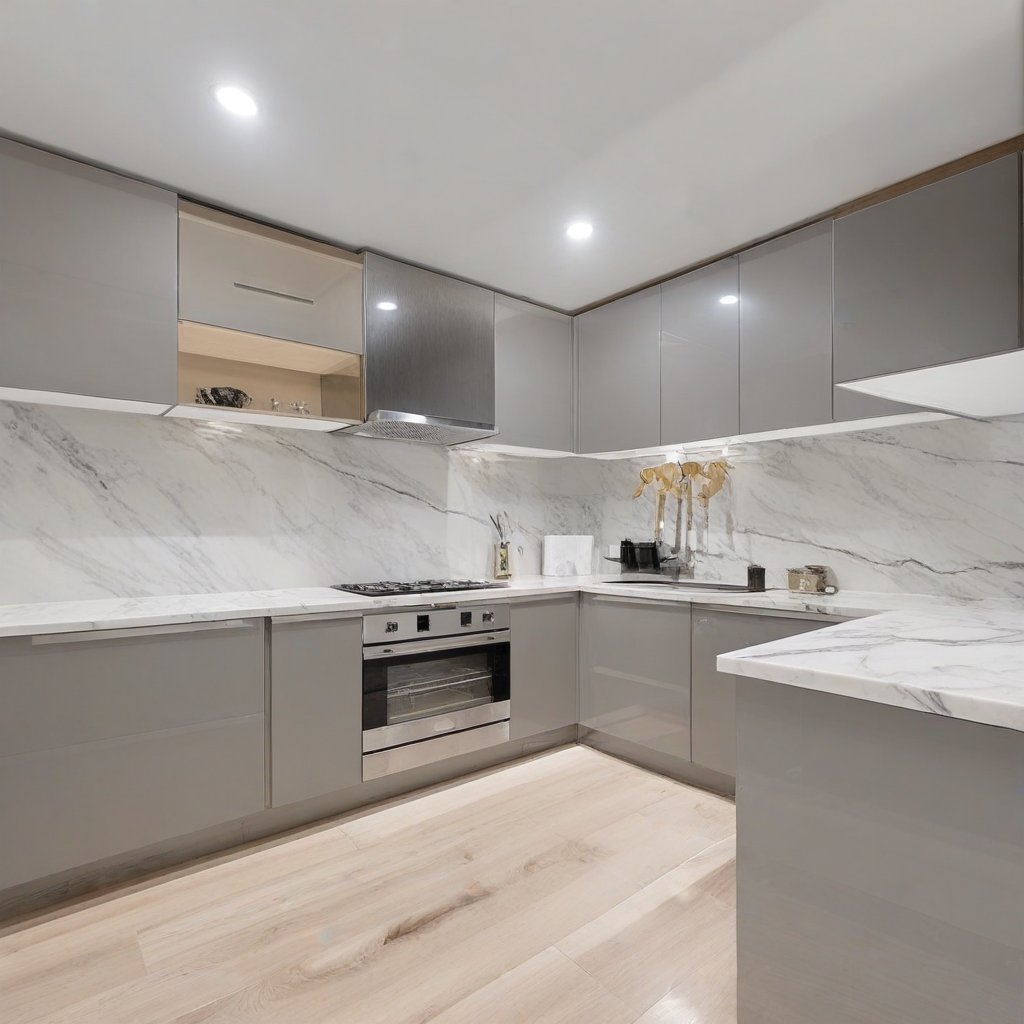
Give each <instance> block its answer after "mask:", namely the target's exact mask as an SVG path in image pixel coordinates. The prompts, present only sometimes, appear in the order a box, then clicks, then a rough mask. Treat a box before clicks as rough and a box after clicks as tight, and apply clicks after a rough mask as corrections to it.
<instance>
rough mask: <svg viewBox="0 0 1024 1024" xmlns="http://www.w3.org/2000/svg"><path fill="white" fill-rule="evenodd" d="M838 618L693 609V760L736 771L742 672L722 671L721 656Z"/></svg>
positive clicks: (725, 771) (715, 768)
mask: <svg viewBox="0 0 1024 1024" xmlns="http://www.w3.org/2000/svg"><path fill="white" fill-rule="evenodd" d="M835 621H838V620H834V619H822V618H819V619H800V618H788V617H786V616H781V615H761V614H755V613H749V612H742V611H736V612H721V611H715V610H705V609H702V608H700V607H695V608H694V609H693V634H692V646H691V680H690V684H691V686H692V688H693V699H692V705H691V710H692V713H693V745H692V750H693V762H694V764H699V765H702V766H703V767H705V768H710V769H712V770H713V771H716V772H720V773H721V774H723V775H730V776H732V777H734V778H735V776H736V679H737V677H736V676H734V675H732V674H730V673H727V672H719V671H718V668H717V665H716V662H717V660H718V656H719V655H720V654H728V653H729V652H730V651H741V650H743V649H744V648H745V647H754V646H756V645H758V644H767V643H771V642H772V641H773V640H783V639H785V638H786V637H789V636H798V635H799V634H800V633H810V632H812V631H814V630H816V629H822V628H823V627H824V626H827V625H830V624H831V623H832V622H835Z"/></svg>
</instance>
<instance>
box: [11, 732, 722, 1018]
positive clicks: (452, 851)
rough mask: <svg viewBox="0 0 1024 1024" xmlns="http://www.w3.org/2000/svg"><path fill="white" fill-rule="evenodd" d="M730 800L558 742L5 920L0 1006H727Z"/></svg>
mask: <svg viewBox="0 0 1024 1024" xmlns="http://www.w3.org/2000/svg"><path fill="white" fill-rule="evenodd" d="M734 829H735V811H734V807H733V804H732V803H731V802H730V801H728V800H725V799H721V798H718V797H714V796H711V795H709V794H707V793H704V792H702V791H701V790H698V789H693V788H691V787H688V786H684V785H681V784H679V783H675V782H672V781H669V780H667V779H664V778H661V777H660V776H657V775H653V774H650V773H648V772H645V771H642V770H641V769H638V768H635V767H633V766H631V765H628V764H624V763H623V762H621V761H617V760H615V759H613V758H610V757H607V756H606V755H604V754H600V753H598V752H596V751H593V750H590V749H588V748H586V747H566V748H564V749H560V750H556V751H553V752H550V753H546V754H542V755H539V756H537V757H534V758H531V759H529V760H526V761H521V762H517V763H516V764H513V765H510V766H507V767H503V768H499V769H495V770H493V771H490V772H486V773H481V774H479V775H476V776H472V777H470V778H468V779H463V780H459V781H458V782H455V783H449V784H448V785H446V786H443V787H437V788H435V789H433V790H430V791H426V792H425V793H421V794H417V795H415V796H412V797H405V798H402V799H400V800H396V801H392V802H389V803H387V804H382V805H378V806H376V807H373V808H369V809H364V810H362V811H359V812H356V813H354V814H350V815H346V816H344V817H342V818H338V819H336V820H333V821H331V822H329V823H326V824H321V825H319V826H317V827H315V828H313V829H310V830H307V831H305V832H303V833H300V834H296V835H292V836H288V837H285V838H282V839H278V840H274V841H271V842H268V843H263V844H261V845H258V846H255V847H253V848H251V849H248V850H245V851H240V852H235V853H232V854H229V855H225V856H222V857H220V858H215V859H212V860H209V861H207V862H205V863H202V864H197V865H193V866H191V867H189V868H187V869H183V870H181V871H178V872H176V873H174V874H169V875H164V876H162V877H161V878H159V879H155V880H150V881H148V882H146V883H143V884H139V885H136V886H132V887H128V888H124V889H121V890H120V891H118V892H115V893H112V894H108V895H106V896H104V897H103V898H98V899H95V900H93V901H91V902H88V903H85V904H81V905H79V906H77V907H74V908H71V909H68V910H65V911H62V912H60V913H57V914H54V915H52V916H51V917H50V918H47V919H39V920H37V921H35V922H33V923H30V924H22V925H18V926H11V927H8V928H6V929H4V930H0V1021H3V1022H4V1024H29V1022H32V1024H44V1022H45V1024H58V1022H61V1024H71V1022H74V1024H201V1022H203V1024H205V1022H210V1024H213V1022H217V1024H221V1022H232V1024H260V1022H270V1021H273V1022H278V1024H279V1022H292V1021H295V1022H301V1024H328V1022H330V1024H349V1022H351V1024H413V1022H416V1024H427V1022H436V1024H481V1022H483V1024H512V1022H517V1024H518V1022H522V1024H634V1022H636V1024H735V1020H736V1004H735V969H736V968H735V870H734V864H735V862H734V851H735V842H734V840H735V836H734Z"/></svg>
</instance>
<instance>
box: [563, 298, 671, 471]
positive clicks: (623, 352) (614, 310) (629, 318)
mask: <svg viewBox="0 0 1024 1024" xmlns="http://www.w3.org/2000/svg"><path fill="white" fill-rule="evenodd" d="M660 331H661V289H660V288H657V287H655V288H648V289H646V291H642V292H637V294H635V295H627V296H626V297H625V298H624V299H618V300H616V301H615V302H609V303H608V304H607V305H605V306H600V307H598V308H597V309H592V310H591V311H590V312H589V313H582V314H581V315H580V316H577V317H576V336H577V353H578V355H577V358H578V363H579V369H578V375H579V377H578V379H579V396H578V406H579V434H578V437H577V451H579V452H610V451H621V450H625V449H631V448H652V447H655V446H656V445H658V444H659V443H660V437H661V428H660V422H659V418H660V414H659V393H660V388H661V385H660V380H661V357H660V354H659V333H660Z"/></svg>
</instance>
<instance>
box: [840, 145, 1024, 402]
mask: <svg viewBox="0 0 1024 1024" xmlns="http://www.w3.org/2000/svg"><path fill="white" fill-rule="evenodd" d="M1019 204H1020V191H1019V184H1018V158H1017V156H1016V155H1011V156H1006V157H1002V158H1001V159H999V160H995V161H993V162H992V163H989V164H985V165H983V166H981V167H976V168H974V169H972V170H969V171H963V172H962V173H961V174H957V175H954V176H953V177H951V178H946V179H945V180H944V181H939V182H936V183H935V184H933V185H928V186H926V187H925V188H921V189H917V190H916V191H914V192H910V193H908V194H906V195H902V196H898V197H897V198H895V199H890V200H889V201H888V202H885V203H880V204H879V205H877V206H872V207H869V208H868V209H866V210H861V211H859V212H858V213H853V214H850V215H849V216H848V217H841V218H839V219H838V220H836V222H835V325H834V332H835V335H834V337H835V342H834V343H835V362H834V371H835V380H836V381H837V382H838V381H847V380H857V379H858V378H861V377H872V376H875V375H877V374H883V373H893V372H895V371H898V370H910V369H915V368H917V367H922V366H934V365H936V364H938V363H947V362H951V361H953V360H957V359H964V358H967V357H970V356H979V355H986V354H988V353H992V352H1000V351H1003V350H1006V349H1012V348H1015V347H1016V346H1017V345H1018V343H1019V337H1018V334H1019V323H1018V294H1019V289H1020V263H1019V252H1018V246H1019V224H1020V218H1019V213H1018V211H1019ZM905 411H909V409H908V407H907V406H903V405H899V404H897V403H896V402H887V401H884V400H883V399H879V398H872V397H870V396H867V395H858V394H856V393H855V392H850V391H844V390H843V389H842V388H836V391H835V418H836V420H850V419H856V418H858V417H861V416H876V415H878V416H881V415H889V414H893V413H899V412H905Z"/></svg>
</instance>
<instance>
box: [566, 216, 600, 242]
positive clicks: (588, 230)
mask: <svg viewBox="0 0 1024 1024" xmlns="http://www.w3.org/2000/svg"><path fill="white" fill-rule="evenodd" d="M565 233H566V234H567V235H568V236H569V237H570V238H573V239H575V240H576V241H580V240H581V239H584V238H589V237H590V236H591V235H592V234H593V233H594V225H593V224H590V223H588V222H587V221H585V220H574V221H573V222H572V223H571V224H569V225H568V226H567V227H566V229H565Z"/></svg>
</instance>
